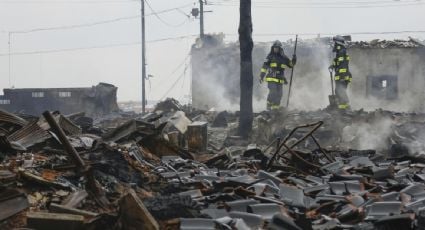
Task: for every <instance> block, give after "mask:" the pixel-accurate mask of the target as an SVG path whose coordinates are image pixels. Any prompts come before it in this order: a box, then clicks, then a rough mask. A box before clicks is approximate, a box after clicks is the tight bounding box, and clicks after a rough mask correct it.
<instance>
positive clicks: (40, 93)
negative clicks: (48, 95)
mask: <svg viewBox="0 0 425 230" xmlns="http://www.w3.org/2000/svg"><path fill="white" fill-rule="evenodd" d="M32 97H44V92H32Z"/></svg>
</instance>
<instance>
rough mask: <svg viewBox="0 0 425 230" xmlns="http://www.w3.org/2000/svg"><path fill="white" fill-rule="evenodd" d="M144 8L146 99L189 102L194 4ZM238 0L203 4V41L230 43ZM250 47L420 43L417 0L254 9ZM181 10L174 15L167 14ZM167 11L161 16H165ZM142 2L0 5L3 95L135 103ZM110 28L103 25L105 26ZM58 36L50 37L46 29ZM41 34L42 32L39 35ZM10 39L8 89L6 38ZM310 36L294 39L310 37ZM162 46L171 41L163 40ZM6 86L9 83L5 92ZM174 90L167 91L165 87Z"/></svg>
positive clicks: (288, 1) (176, 0)
mask: <svg viewBox="0 0 425 230" xmlns="http://www.w3.org/2000/svg"><path fill="white" fill-rule="evenodd" d="M148 2H149V4H150V5H151V6H152V8H153V9H154V10H155V11H156V12H158V16H159V17H160V18H161V20H160V19H159V18H158V17H156V16H155V15H153V14H152V11H151V9H150V8H149V7H148V6H147V5H146V14H147V17H146V27H147V31H146V40H147V41H148V43H147V50H146V51H147V64H148V66H147V71H148V74H150V75H153V76H154V77H153V78H151V79H150V81H147V96H148V99H152V100H157V99H161V98H163V97H165V96H172V97H175V98H178V99H182V98H184V97H185V95H188V94H189V87H190V63H189V61H190V59H189V58H187V57H188V53H189V50H190V46H191V44H192V43H193V42H194V40H195V36H193V35H196V34H198V33H199V20H198V19H194V18H188V17H187V16H186V15H185V14H189V13H190V11H191V8H193V7H198V1H197V0H149V1H148ZM238 2H239V1H237V0H210V1H209V0H208V3H209V4H208V5H206V6H205V10H210V11H213V12H210V13H206V14H205V31H206V33H220V32H222V33H224V34H226V41H235V40H236V39H237V36H236V34H237V28H238V24H239V8H238ZM253 3H254V4H253V11H252V13H253V25H254V40H255V41H271V40H275V39H281V40H287V39H289V38H292V37H294V36H285V35H282V34H295V33H299V34H319V33H320V34H340V33H344V34H345V33H362V32H377V33H379V32H391V31H394V32H397V31H424V32H421V33H413V32H408V33H398V34H363V35H361V34H358V35H353V39H355V40H364V39H366V40H369V39H372V38H386V39H389V38H390V39H392V38H406V39H407V38H408V36H413V37H417V38H420V39H425V24H424V22H425V14H424V12H425V11H424V10H425V2H423V1H422V0H398V1H393V0H370V1H368V0H253ZM172 8H179V9H178V10H169V9H172ZM164 11H165V12H164ZM139 15H140V1H136V0H0V22H1V23H0V88H7V87H10V86H14V87H16V88H28V87H79V86H91V85H96V84H97V83H98V82H108V83H112V84H115V85H116V86H118V87H119V90H118V99H119V100H121V101H124V100H140V95H141V93H140V91H141V80H140V79H141V77H140V76H141V73H140V66H141V65H140V63H141V61H140V60H141V59H140V49H141V48H140V44H139V42H140V18H138V17H137V16H139ZM106 22H108V23H106ZM52 28H55V29H52ZM39 29H41V30H39ZM9 32H11V33H10V35H11V53H12V55H11V56H10V80H9V55H8V50H9V48H8V38H9ZM309 37H313V35H301V38H309ZM166 38H173V39H169V40H163V39H166ZM9 82H10V84H9ZM172 86H174V87H172Z"/></svg>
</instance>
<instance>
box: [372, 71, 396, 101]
mask: <svg viewBox="0 0 425 230" xmlns="http://www.w3.org/2000/svg"><path fill="white" fill-rule="evenodd" d="M366 96H367V97H375V98H378V99H383V100H395V99H398V77H397V76H395V75H380V76H368V77H367V89H366Z"/></svg>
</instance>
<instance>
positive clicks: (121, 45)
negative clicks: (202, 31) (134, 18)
mask: <svg viewBox="0 0 425 230" xmlns="http://www.w3.org/2000/svg"><path fill="white" fill-rule="evenodd" d="M195 36H197V35H184V36H178V37H168V38H160V39H155V40H150V41H146V43H155V42H163V41H169V40H178V39H185V38H191V37H195ZM140 44H141V42H140V41H138V42H128V43H116V44H108V45H100V46H89V47H78V48H66V49H52V50H38V51H25V52H14V53H10V54H9V53H0V57H1V56H8V55H10V56H19V55H33V54H48V53H61V52H72V51H79V50H90V49H103V48H113V47H125V46H134V45H140Z"/></svg>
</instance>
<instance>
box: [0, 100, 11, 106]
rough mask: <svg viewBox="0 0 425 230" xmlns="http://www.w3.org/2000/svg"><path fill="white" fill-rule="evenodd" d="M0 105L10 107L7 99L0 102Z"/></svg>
mask: <svg viewBox="0 0 425 230" xmlns="http://www.w3.org/2000/svg"><path fill="white" fill-rule="evenodd" d="M0 105H10V100H7V99H3V100H0Z"/></svg>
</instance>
